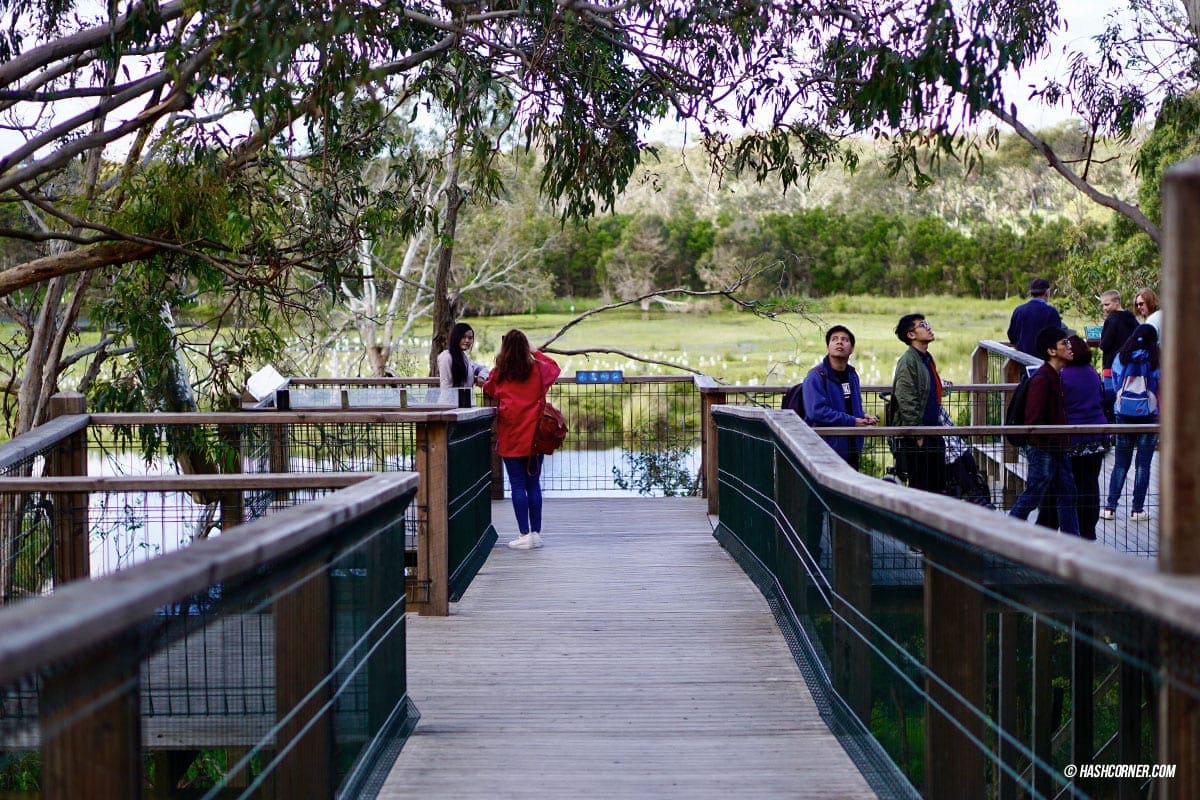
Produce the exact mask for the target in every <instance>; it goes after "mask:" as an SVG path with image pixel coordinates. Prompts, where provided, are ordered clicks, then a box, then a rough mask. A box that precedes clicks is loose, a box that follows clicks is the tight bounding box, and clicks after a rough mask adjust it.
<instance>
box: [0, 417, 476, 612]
mask: <svg viewBox="0 0 1200 800" xmlns="http://www.w3.org/2000/svg"><path fill="white" fill-rule="evenodd" d="M59 400H60V403H59V406H60V407H61V408H63V409H65V410H66V412H67V413H66V414H65V415H64V416H60V417H58V418H56V419H55V420H54V421H52V422H51V423H49V424H47V425H44V426H41V427H39V428H37V429H35V430H34V431H31V432H30V433H29V434H26V435H25V436H22V437H19V438H18V439H14V440H13V441H11V442H8V443H6V444H4V445H3V446H0V475H4V474H7V475H11V476H14V477H13V478H12V481H10V482H6V483H5V484H3V491H0V525H4V529H5V532H6V536H7V537H8V538H7V541H8V542H9V543H10V544H11V543H12V542H14V541H16V539H17V537H18V536H19V534H20V528H21V525H22V524H23V523H22V517H23V513H24V512H25V511H26V510H27V509H28V506H29V503H30V498H37V497H40V496H41V495H47V496H50V495H52V496H53V499H52V502H50V503H48V504H45V505H47V506H52V507H53V509H54V510H55V513H54V514H52V515H49V514H47V515H46V516H47V517H52V518H53V526H54V546H53V548H52V556H53V559H54V562H53V564H54V566H53V572H54V576H55V577H54V584H55V585H59V584H62V583H64V582H66V581H69V580H74V579H78V578H83V577H87V576H88V575H89V559H88V552H89V542H88V539H89V532H88V522H87V521H88V497H89V496H90V495H93V494H97V493H101V492H105V491H109V490H114V489H115V488H116V487H118V486H123V487H125V488H127V489H128V488H132V487H136V488H137V489H138V490H139V491H141V490H144V489H146V488H152V489H153V488H154V487H157V489H155V490H157V491H179V492H187V493H191V494H193V495H196V496H199V497H200V498H201V500H203V501H204V502H211V503H214V504H215V505H217V506H219V509H220V510H219V513H218V514H217V517H218V519H217V522H216V527H218V528H228V527H231V526H232V525H235V524H238V523H240V522H242V521H244V520H246V519H248V518H249V517H250V516H251V511H250V510H249V509H248V507H247V506H248V505H249V503H248V501H247V497H248V494H247V493H258V494H261V493H262V492H264V491H271V492H274V493H276V494H277V495H278V497H280V498H283V497H286V495H287V493H289V492H294V491H298V490H311V489H313V488H317V487H320V488H335V487H337V486H342V485H346V482H348V481H351V480H354V478H352V477H350V476H346V475H342V473H347V472H352V473H358V474H359V475H363V474H369V473H377V472H386V471H391V470H396V469H408V470H412V471H416V472H419V473H420V474H421V476H422V480H421V483H420V486H419V489H418V497H417V502H416V503H414V504H413V507H412V509H411V511H410V512H409V515H408V518H409V529H410V533H409V538H410V554H409V557H408V566H407V568H406V569H407V583H408V586H409V593H410V596H411V597H412V600H411V601H410V606H409V607H410V610H416V611H419V612H420V613H423V614H433V615H445V614H447V613H449V605H448V604H449V602H450V600H451V598H455V599H456V598H457V597H458V596H461V594H462V592H463V591H465V589H466V586H467V585H468V584H469V583H470V581H471V578H472V577H473V576H474V574H475V572H476V571H477V570H478V568H479V565H480V564H481V563H482V561H483V559H484V558H486V555H487V553H488V552H489V551H490V548H491V545H492V544H493V543H494V542H495V540H496V532H495V530H494V528H493V527H492V525H491V504H490V490H491V477H492V471H491V465H490V460H491V420H492V417H493V415H494V413H495V412H494V411H493V410H492V409H487V408H478V409H441V410H427V411H408V412H391V411H352V412H282V411H272V412H240V413H229V414H92V415H88V414H84V413H70V412H79V411H81V409H82V399H81V398H78V397H77V396H76V397H71V396H67V397H63V398H59ZM118 433H119V434H120V435H119V436H118V435H117V434H118ZM176 434H178V435H179V436H180V437H186V436H194V437H195V436H199V437H200V438H201V439H203V440H204V445H205V447H208V452H206V453H205V454H204V455H203V457H197V458H191V459H189V460H187V462H186V463H185V462H184V461H179V462H178V463H179V465H180V468H181V471H184V472H186V473H187V474H181V475H159V476H153V477H146V478H143V479H140V480H134V479H132V478H126V479H125V483H120V482H117V481H116V479H115V478H112V477H108V478H102V477H100V476H95V475H90V476H89V475H88V466H87V452H88V444H89V437H90V438H91V440H92V442H91V444H92V445H93V446H94V448H103V449H105V450H106V451H107V452H109V453H110V454H111V453H112V452H119V453H124V454H126V456H127V457H129V458H133V457H135V454H136V450H137V448H140V447H153V446H156V445H157V447H158V452H159V453H160V455H161V456H162V457H171V455H172V454H170V453H168V452H167V451H168V450H169V448H170V446H175V447H180V446H182V445H180V442H179V441H176V442H174V444H173V445H170V444H168V440H170V439H171V438H172V436H175V435H176ZM147 440H149V441H150V444H146V442H147ZM201 449H203V448H201ZM452 451H453V452H454V453H455V458H454V459H451V458H450V457H449V454H450V453H451V452H452ZM204 471H208V472H211V473H213V474H197V472H204ZM35 473H36V476H37V477H39V478H41V480H37V481H32V482H31V481H30V479H29V478H28V477H27V478H22V477H21V476H30V477H33V476H35ZM331 473H332V474H331ZM51 478H53V479H54V480H51ZM13 481H15V482H13ZM130 481H132V482H130ZM10 484H11V485H10ZM68 511H69V512H70V513H67V512H68ZM5 552H6V553H11V552H12V548H11V547H10V548H8V549H6V551H5ZM0 560H3V561H4V563H5V567H4V570H3V571H2V573H0V574H3V575H9V574H10V573H11V571H12V570H13V569H14V568H15V567H14V564H13V563H10V562H11V561H12V559H11V557H6V558H5V559H0ZM11 584H12V581H11V580H9V581H6V582H5V586H6V587H7V586H9V585H11Z"/></svg>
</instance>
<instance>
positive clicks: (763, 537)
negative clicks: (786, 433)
mask: <svg viewBox="0 0 1200 800" xmlns="http://www.w3.org/2000/svg"><path fill="white" fill-rule="evenodd" d="M717 447H718V448H719V452H720V453H721V460H720V483H719V487H720V488H719V491H720V503H721V521H722V522H723V523H725V522H726V521H727V520H728V522H727V524H728V526H729V527H730V528H731V529H733V530H735V531H737V532H739V535H740V536H741V539H742V543H743V544H744V545H745V546H746V547H747V548H748V549H749V550H750V552H751V553H753V554H754V557H755V558H757V559H758V560H759V561H761V562H762V563H763V564H764V565H766V566H767V568H768V569H773V568H774V567H775V566H776V563H775V530H774V529H775V524H774V513H773V499H774V496H775V470H774V453H775V444H774V441H773V439H772V438H771V435H770V429H769V428H768V427H767V426H766V425H765V424H763V423H761V422H756V421H754V420H745V419H732V420H728V421H725V420H722V423H721V426H720V427H719V428H718V433H717ZM726 503H729V505H726Z"/></svg>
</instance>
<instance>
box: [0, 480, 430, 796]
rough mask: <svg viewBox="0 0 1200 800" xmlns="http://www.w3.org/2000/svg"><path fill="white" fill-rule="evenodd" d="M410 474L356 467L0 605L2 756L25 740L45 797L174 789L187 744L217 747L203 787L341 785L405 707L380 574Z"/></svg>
mask: <svg viewBox="0 0 1200 800" xmlns="http://www.w3.org/2000/svg"><path fill="white" fill-rule="evenodd" d="M361 477H362V476H352V477H350V478H347V480H354V479H360V478H361ZM247 479H248V478H238V479H237V480H247ZM250 479H252V480H260V481H261V480H264V479H263V478H250ZM9 480H12V479H9ZM65 480H66V482H67V484H71V485H65V488H66V489H67V490H68V491H69V490H71V489H74V488H76V487H75V486H74V485H73V484H74V483H76V482H78V481H79V479H65ZM214 480H215V481H216V482H218V483H221V482H228V481H230V480H231V479H230V478H225V477H220V478H215V479H214ZM416 490H417V476H416V475H415V474H412V473H397V474H392V475H379V476H375V477H370V478H368V479H366V480H361V479H360V482H359V483H357V484H356V485H354V486H352V487H349V488H346V489H343V490H341V491H339V492H336V493H334V494H331V495H329V496H327V497H325V498H321V499H318V500H315V501H313V502H311V503H307V504H305V505H303V506H299V507H294V508H291V509H287V510H284V511H281V512H279V513H277V514H274V515H272V516H271V517H269V518H264V519H260V520H257V521H255V522H250V523H247V524H245V525H241V526H238V527H237V528H236V529H231V530H228V531H226V532H224V533H223V534H222V535H221V536H220V537H218V538H215V539H209V540H205V541H199V542H196V543H194V544H192V545H191V546H189V547H187V548H185V549H182V550H179V551H176V552H172V553H168V554H165V555H163V556H161V557H159V558H154V559H151V560H149V561H146V562H143V563H140V564H137V565H135V566H132V567H130V568H129V569H127V570H123V571H121V572H119V573H115V574H110V575H106V576H103V577H100V578H96V579H93V580H88V581H83V580H78V581H73V582H71V583H68V584H66V585H64V586H61V587H58V588H57V590H56V591H55V592H54V593H53V594H52V595H49V596H46V597H40V598H36V599H32V600H28V601H26V602H22V603H17V604H13V605H10V606H7V607H5V608H2V609H0V701H2V703H3V708H4V712H5V713H4V715H3V718H2V719H0V741H3V749H4V750H5V751H6V755H7V756H8V757H9V759H8V763H9V764H11V763H12V762H13V760H14V759H20V758H22V756H21V752H22V751H30V750H36V751H39V752H40V754H39V755H34V756H31V757H32V758H35V759H36V761H37V762H38V763H36V764H34V765H33V766H34V767H36V769H35V770H34V774H40V776H41V779H40V789H41V792H42V794H41V796H42V797H44V798H52V799H53V800H59V799H65V798H81V797H87V798H94V799H95V800H124V799H125V798H130V797H140V796H143V794H144V793H145V792H146V790H147V788H148V787H152V788H153V789H154V790H155V794H156V796H177V792H178V791H179V789H178V787H179V781H180V780H181V779H182V778H183V777H184V775H183V770H184V769H186V768H187V767H188V765H189V764H190V763H191V760H192V758H194V757H195V756H196V755H197V752H198V751H200V750H206V749H207V750H211V749H213V748H216V749H220V750H223V751H224V758H223V759H221V761H220V763H222V764H223V765H224V766H223V767H222V768H221V770H220V774H219V775H215V776H210V777H209V779H208V780H210V781H212V783H211V785H210V786H207V787H205V786H203V785H202V784H201V788H208V789H211V791H213V792H215V793H221V792H222V791H224V790H225V789H228V788H230V787H238V786H240V787H242V789H243V790H244V791H245V792H247V793H250V792H252V791H253V789H254V787H256V786H261V785H263V784H266V785H269V786H271V787H273V790H274V796H278V797H320V798H325V797H334V796H355V795H356V793H357V791H358V789H359V788H360V787H361V785H362V783H363V779H364V777H365V774H366V773H367V772H369V771H370V769H371V768H372V765H373V764H374V763H375V761H376V760H377V759H378V758H379V756H380V754H381V753H383V752H385V751H386V749H387V748H388V747H390V746H391V745H392V742H393V740H394V738H395V737H396V736H402V735H406V730H407V729H410V728H411V725H412V724H413V722H414V721H415V716H416V714H415V709H413V707H412V705H411V703H410V702H409V700H408V696H407V685H406V677H405V673H404V667H403V665H404V651H405V645H404V597H403V589H402V586H403V584H402V583H401V582H399V581H397V580H396V579H395V576H396V572H397V570H400V569H402V566H403V526H402V522H400V521H401V520H402V519H403V515H404V510H405V508H406V507H407V506H408V505H409V503H410V502H411V500H412V499H413V497H414V495H415V493H416ZM172 665H176V666H177V667H178V668H174V667H172ZM251 701H253V702H251ZM176 706H180V707H181V710H176ZM198 710H199V714H200V716H201V717H202V723H203V724H202V725H200V726H197V725H195V724H194V723H192V722H190V720H194V719H195V717H196V715H197V713H198ZM164 744H165V745H166V746H167V747H168V748H175V749H168V750H161V749H160V748H162V747H163V746H164ZM180 748H181V749H180ZM185 752H186V753H190V755H189V756H187V757H186V758H180V757H179V756H181V755H183V754H184V753H185ZM335 753H338V754H339V760H338V761H337V762H335V760H334V754H335ZM172 754H173V755H172ZM147 755H150V756H153V759H152V760H153V763H154V765H155V768H154V771H153V773H150V772H148V771H147V770H146V768H145V766H146V763H147V759H146V757H145V756H147ZM214 763H215V762H214ZM29 788H32V787H29ZM195 788H196V787H195V786H194V787H193V791H194V789H195Z"/></svg>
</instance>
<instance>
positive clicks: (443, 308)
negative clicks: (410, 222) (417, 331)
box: [429, 131, 464, 375]
mask: <svg viewBox="0 0 1200 800" xmlns="http://www.w3.org/2000/svg"><path fill="white" fill-rule="evenodd" d="M462 139H463V137H462V132H461V131H460V132H459V135H458V136H457V138H456V140H455V143H454V150H453V152H451V154H450V176H449V180H448V181H447V182H446V216H445V219H444V222H443V225H442V231H441V237H440V239H441V244H440V245H439V249H438V263H437V273H436V274H435V276H434V281H433V341H432V342H431V343H430V346H429V374H430V375H436V374H437V357H438V353H440V352H442V351H443V350H445V349H446V346H447V344H448V343H449V341H450V329H451V328H452V327H454V317H455V309H454V307H453V304H451V302H450V264H451V263H452V261H453V258H454V236H455V233H456V231H457V230H458V210H459V209H460V208H462V204H463V199H464V198H463V193H462V189H460V188H459V186H458V165H459V161H461V160H462V151H463V144H462Z"/></svg>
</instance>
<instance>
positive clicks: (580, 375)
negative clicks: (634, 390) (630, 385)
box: [575, 369, 625, 383]
mask: <svg viewBox="0 0 1200 800" xmlns="http://www.w3.org/2000/svg"><path fill="white" fill-rule="evenodd" d="M624 380H625V373H623V372H622V371H621V370H619V369H579V370H575V382H576V383H622V382H623V381H624Z"/></svg>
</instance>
